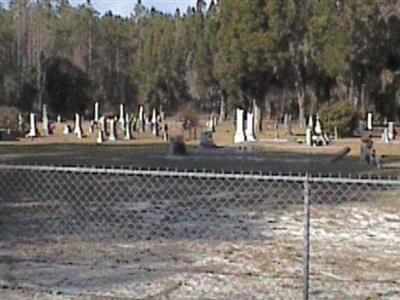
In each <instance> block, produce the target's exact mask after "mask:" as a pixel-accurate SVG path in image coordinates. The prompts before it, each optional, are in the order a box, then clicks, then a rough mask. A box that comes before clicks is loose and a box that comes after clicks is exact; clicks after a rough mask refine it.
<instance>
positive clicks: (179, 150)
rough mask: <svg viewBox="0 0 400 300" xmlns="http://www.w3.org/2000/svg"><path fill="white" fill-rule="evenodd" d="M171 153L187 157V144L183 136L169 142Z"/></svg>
mask: <svg viewBox="0 0 400 300" xmlns="http://www.w3.org/2000/svg"><path fill="white" fill-rule="evenodd" d="M169 151H170V153H171V154H173V155H185V154H186V144H185V140H184V138H183V136H177V137H175V138H171V139H170V142H169Z"/></svg>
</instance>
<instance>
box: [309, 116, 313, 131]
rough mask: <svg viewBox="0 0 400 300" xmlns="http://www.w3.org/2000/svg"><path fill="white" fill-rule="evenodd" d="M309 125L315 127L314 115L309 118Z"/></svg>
mask: <svg viewBox="0 0 400 300" xmlns="http://www.w3.org/2000/svg"><path fill="white" fill-rule="evenodd" d="M308 127H310V128H311V129H314V120H313V116H312V115H310V117H309V118H308Z"/></svg>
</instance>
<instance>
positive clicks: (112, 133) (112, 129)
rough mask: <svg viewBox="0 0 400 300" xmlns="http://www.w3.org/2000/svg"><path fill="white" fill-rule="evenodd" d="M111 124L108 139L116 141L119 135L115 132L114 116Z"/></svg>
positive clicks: (110, 121)
mask: <svg viewBox="0 0 400 300" xmlns="http://www.w3.org/2000/svg"><path fill="white" fill-rule="evenodd" d="M109 124H110V134H109V136H108V140H109V141H111V142H115V141H116V140H117V135H116V132H115V119H114V118H112V119H110V120H109Z"/></svg>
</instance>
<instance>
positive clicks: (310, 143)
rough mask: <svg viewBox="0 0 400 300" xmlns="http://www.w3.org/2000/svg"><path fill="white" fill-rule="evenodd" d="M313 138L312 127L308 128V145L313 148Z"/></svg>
mask: <svg viewBox="0 0 400 300" xmlns="http://www.w3.org/2000/svg"><path fill="white" fill-rule="evenodd" d="M312 136H313V130H312V127H310V126H308V127H307V128H306V144H307V145H308V146H310V147H311V146H312V143H313V140H312Z"/></svg>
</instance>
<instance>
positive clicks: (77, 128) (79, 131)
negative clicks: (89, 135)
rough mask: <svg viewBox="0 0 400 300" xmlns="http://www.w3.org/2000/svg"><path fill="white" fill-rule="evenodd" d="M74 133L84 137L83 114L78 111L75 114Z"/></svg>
mask: <svg viewBox="0 0 400 300" xmlns="http://www.w3.org/2000/svg"><path fill="white" fill-rule="evenodd" d="M74 133H75V134H76V135H77V136H78V138H79V139H81V138H82V137H83V132H82V122H81V116H80V115H79V114H77V113H76V114H75V127H74Z"/></svg>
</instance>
